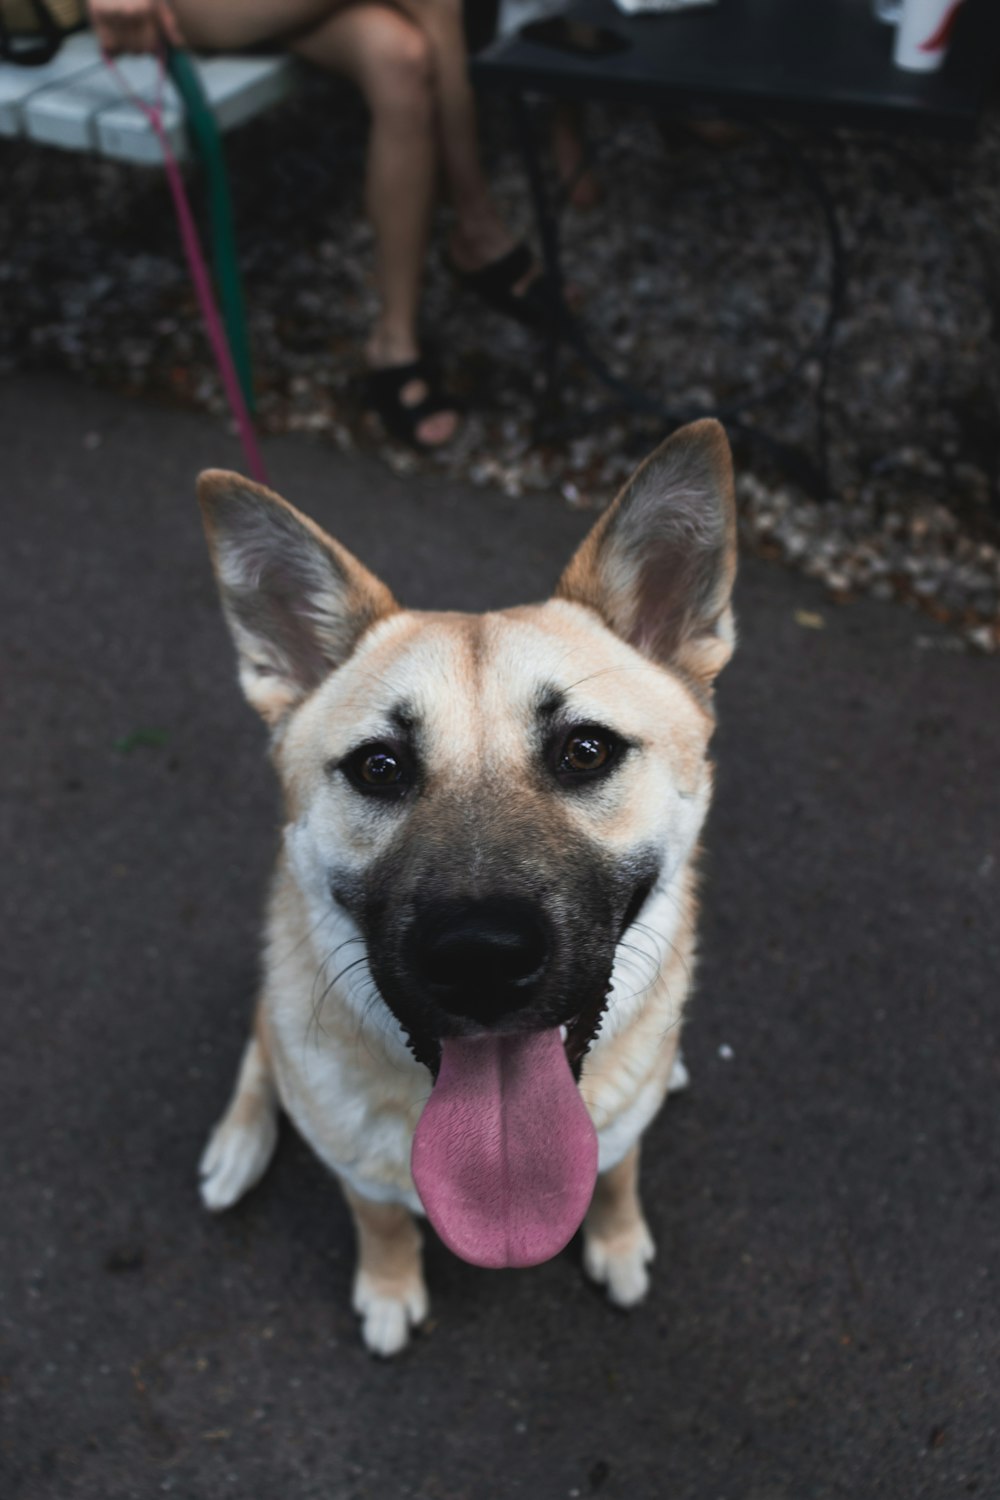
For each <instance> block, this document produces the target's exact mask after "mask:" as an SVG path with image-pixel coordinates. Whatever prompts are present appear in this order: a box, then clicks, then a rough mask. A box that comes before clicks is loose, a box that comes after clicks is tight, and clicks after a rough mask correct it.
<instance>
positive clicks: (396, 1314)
mask: <svg viewBox="0 0 1000 1500" xmlns="http://www.w3.org/2000/svg"><path fill="white" fill-rule="evenodd" d="M351 1301H352V1306H353V1308H354V1311H355V1312H356V1313H357V1314H358V1317H359V1318H360V1319H361V1337H362V1339H363V1341H364V1345H365V1348H366V1349H368V1350H370V1352H371V1353H372V1354H379V1355H381V1356H382V1358H383V1359H388V1358H389V1356H390V1355H393V1354H398V1353H399V1352H400V1350H401V1349H405V1348H406V1346H407V1344H408V1343H409V1341H410V1329H411V1328H417V1327H418V1326H419V1325H420V1324H421V1323H422V1322H423V1321H424V1319H425V1318H426V1317H427V1314H428V1312H429V1311H430V1303H429V1302H428V1300H427V1288H426V1287H425V1286H424V1283H423V1278H422V1277H420V1276H417V1277H415V1278H414V1279H413V1281H412V1282H411V1283H410V1284H409V1285H408V1286H407V1287H405V1288H402V1287H401V1288H400V1289H399V1290H398V1291H392V1292H390V1291H388V1290H387V1289H386V1288H385V1286H384V1284H383V1285H381V1286H380V1285H379V1284H378V1283H377V1282H376V1281H375V1280H374V1279H373V1278H372V1277H370V1276H367V1275H366V1274H365V1272H364V1271H359V1272H358V1274H357V1276H356V1277H355V1278H354V1295H353V1297H352V1299H351Z"/></svg>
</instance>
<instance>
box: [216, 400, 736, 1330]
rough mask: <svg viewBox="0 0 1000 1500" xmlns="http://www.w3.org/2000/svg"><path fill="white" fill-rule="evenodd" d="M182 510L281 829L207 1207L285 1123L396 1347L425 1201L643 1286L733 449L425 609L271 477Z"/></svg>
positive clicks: (725, 641) (729, 546) (673, 1035)
mask: <svg viewBox="0 0 1000 1500" xmlns="http://www.w3.org/2000/svg"><path fill="white" fill-rule="evenodd" d="M198 492H199V501H200V505H201V509H202V514H203V519H204V523H205V529H206V534H207V538H208V543H209V549H210V552H211V555H212V560H213V565H214V568H215V573H216V578H217V581H218V586H219V590H220V593H221V598H222V605H223V611H224V614H225V617H226V620H227V622H228V625H229V629H230V632H231V634H232V638H233V641H234V644H235V647H236V654H237V659H238V670H239V680H240V683H241V684H242V687H243V691H244V693H245V695H246V697H247V699H248V700H249V702H250V704H251V705H252V706H253V707H254V708H255V709H256V710H257V712H258V713H259V714H260V715H261V716H262V717H263V719H264V720H265V722H266V723H267V725H268V726H269V728H270V732H271V752H272V757H273V761H274V764H275V767H276V769H277V772H278V775H279V778H280V781H281V786H282V790H283V794H284V806H285V827H284V835H283V844H282V849H281V853H280V857H279V859H278V864H277V870H276V873H275V877H274V883H273V888H272V891H271V895H270V902H269V912H268V918H267V926H266V936H265V943H264V960H263V981H262V986H261V991H260V996H259V1000H258V1003H257V1008H256V1014H255V1020H254V1023H253V1027H252V1030H251V1035H250V1038H249V1040H248V1041H247V1043H246V1049H245V1051H244V1053H243V1058H242V1063H241V1066H240V1069H239V1076H238V1079H237V1082H236V1087H235V1091H234V1093H233V1096H232V1099H231V1102H230V1104H229V1107H228V1109H227V1110H226V1113H225V1114H224V1116H223V1117H222V1119H221V1120H220V1122H219V1123H218V1125H217V1126H216V1128H215V1130H214V1132H213V1133H212V1135H211V1136H210V1139H209V1142H208V1145H207V1147H206V1149H205V1152H204V1155H203V1157H202V1160H201V1164H200V1174H201V1181H200V1190H201V1197H202V1200H203V1202H204V1204H205V1206H206V1207H207V1208H209V1209H211V1210H213V1211H219V1210H222V1209H226V1208H228V1207H230V1205H232V1204H233V1203H235V1202H236V1201H237V1199H239V1198H240V1197H241V1196H242V1195H243V1194H244V1193H245V1192H246V1191H247V1190H248V1189H249V1188H251V1187H252V1186H253V1185H254V1184H255V1183H256V1182H257V1181H258V1179H259V1178H260V1177H261V1176H262V1174H263V1172H264V1171H265V1169H266V1167H267V1165H268V1162H269V1160H270V1158H271V1155H272V1152H273V1150H274V1146H275V1141H276V1137H277V1128H278V1112H279V1109H283V1110H284V1112H285V1113H286V1114H287V1115H288V1116H289V1117H290V1119H291V1120H292V1121H293V1122H294V1124H295V1126H296V1128H297V1129H298V1130H299V1132H300V1133H301V1135H302V1136H303V1137H304V1138H305V1139H306V1141H308V1142H309V1144H310V1145H311V1146H312V1148H313V1149H314V1151H315V1152H316V1154H317V1155H318V1156H319V1158H320V1160H321V1161H322V1162H324V1163H325V1164H326V1166H327V1167H328V1168H329V1169H330V1170H331V1171H332V1172H333V1174H334V1175H335V1176H336V1177H337V1179H338V1180H339V1182H340V1185H341V1187H342V1189H343V1192H344V1194H345V1196H346V1199H347V1202H348V1204H349V1206H350V1209H351V1212H352V1216H353V1219H354V1224H355V1228H356V1232H357V1242H358V1260H357V1268H356V1272H355V1276H354V1283H353V1306H354V1309H355V1311H356V1312H357V1313H358V1315H359V1316H360V1319H361V1327H362V1337H363V1340H364V1342H365V1344H366V1345H367V1347H368V1348H369V1349H370V1350H371V1351H372V1352H374V1353H376V1354H379V1355H391V1354H394V1353H396V1352H398V1351H399V1350H401V1349H402V1348H403V1347H404V1346H405V1344H406V1343H407V1342H408V1339H409V1335H410V1331H411V1329H413V1328H414V1327H416V1326H418V1325H419V1324H420V1323H421V1322H422V1321H423V1320H424V1319H425V1318H426V1316H427V1312H428V1299H427V1291H426V1288H425V1283H424V1277H423V1270H422V1262H421V1233H420V1231H419V1229H418V1227H417V1223H416V1218H417V1217H419V1216H420V1215H421V1214H426V1215H427V1216H428V1218H429V1219H430V1221H431V1223H432V1224H433V1226H434V1227H435V1228H436V1230H437V1231H438V1233H439V1234H440V1236H441V1238H442V1239H443V1240H444V1241H445V1243H446V1244H447V1245H448V1246H449V1247H450V1248H452V1249H453V1250H455V1251H456V1252H457V1253H458V1254H459V1255H462V1256H464V1257H465V1259H467V1260H470V1261H472V1262H473V1263H474V1264H478V1265H483V1266H510V1265H515V1266H525V1265H532V1264H536V1263H538V1262H540V1261H543V1260H546V1259H548V1258H549V1257H551V1256H552V1255H554V1254H556V1253H558V1252H559V1251H560V1250H561V1249H562V1248H563V1246H564V1245H565V1244H567V1243H568V1241H569V1240H570V1238H571V1237H572V1236H573V1234H574V1233H575V1232H576V1230H577V1229H578V1228H579V1226H580V1224H581V1222H582V1223H583V1264H584V1268H585V1271H586V1272H587V1274H588V1275H589V1276H590V1277H591V1278H592V1279H593V1280H595V1281H596V1282H598V1283H600V1284H601V1285H602V1286H603V1287H604V1288H606V1291H607V1295H608V1297H609V1298H610V1300H611V1302H612V1303H614V1304H616V1305H617V1306H619V1307H623V1308H627V1307H632V1306H634V1305H635V1304H636V1303H638V1302H639V1301H640V1300H641V1299H642V1297H643V1296H644V1295H645V1293H646V1291H647V1288H648V1285H649V1272H648V1266H649V1263H650V1261H651V1260H652V1258H653V1253H654V1246H653V1241H652V1238H651V1236H650V1232H649V1229H648V1227H647V1224H646V1221H645V1219H644V1217H643V1212H642V1207H641V1203H640V1199H639V1189H638V1164H639V1140H640V1137H641V1135H642V1133H643V1131H644V1130H645V1129H646V1127H647V1126H648V1125H649V1123H650V1121H651V1120H652V1119H653V1117H654V1115H655V1114H656V1113H657V1111H658V1110H659V1108H660V1106H661V1104H662V1103H663V1101H664V1098H665V1096H666V1094H667V1091H668V1087H669V1086H670V1083H671V1077H672V1075H673V1076H674V1077H675V1080H676V1073H675V1069H677V1068H678V1066H679V1058H678V1053H677V1048H678V1041H679V1037H680V1027H681V1019H682V1014H683V1010H684V1005H685V1001H686V998H687V994H688V990H689V986H690V980H691V972H692V966H693V960H694V948H695V923H696V862H697V854H698V846H699V837H700V834H701V829H702V824H703V822H704V819H705V815H706V812H707V810H708V806H709V800H710V797H711V792H712V781H713V767H712V763H711V761H710V759H709V757H708V748H709V742H710V739H711V735H712V731H713V727H714V710H713V690H714V683H715V679H716V676H717V674H718V672H719V671H720V669H721V668H722V667H723V666H724V665H725V663H726V662H727V661H728V660H729V657H730V655H731V653H732V651H733V647H734V644H735V633H734V622H733V615H732V609H731V591H732V585H733V579H734V576H735V571H736V512H735V502H734V495H733V478H732V465H731V458H730V452H729V446H728V443H727V441H726V437H725V434H724V432H723V430H722V428H721V426H720V425H719V424H718V423H717V422H714V421H711V420H704V421H700V422H695V423H693V424H691V425H689V426H687V427H684V428H682V429H681V430H680V431H678V432H676V433H675V434H674V435H673V436H671V437H670V438H668V439H667V441H666V442H664V443H663V444H662V445H661V446H660V447H659V448H658V449H657V450H656V451H655V452H654V453H653V454H652V456H651V457H650V458H648V459H647V460H646V461H645V463H643V464H642V465H641V467H640V468H638V469H637V471H636V472H635V474H634V475H633V476H632V478H631V479H630V480H629V482H628V483H627V484H626V485H625V487H624V489H623V490H622V492H621V493H620V494H619V495H618V497H617V499H616V500H615V501H614V502H613V503H612V505H611V506H610V507H609V508H608V509H607V510H606V511H605V512H604V514H603V515H602V516H601V517H600V518H599V519H598V521H597V522H596V524H595V525H594V527H593V529H592V530H591V531H590V533H589V535H588V536H587V537H586V538H585V540H584V541H583V543H582V544H581V545H580V547H579V548H578V550H577V551H576V553H575V554H574V556H573V557H572V559H571V560H570V562H569V564H568V566H567V567H566V569H565V571H564V573H563V574H562V577H561V578H560V580H559V583H558V585H557V587H556V590H555V594H554V595H553V597H552V598H551V599H549V600H548V601H547V602H545V603H543V604H536V605H528V606H520V607H516V608H511V609H506V610H503V611H499V612H496V613H489V614H483V615H472V614H459V613H431V612H415V611H411V610H407V609H404V608H402V607H401V606H399V605H398V604H397V603H396V601H395V599H394V598H393V596H392V594H391V593H390V592H389V590H388V588H386V586H385V585H384V584H383V583H381V582H380V581H379V580H378V579H377V578H375V577H374V576H373V575H372V574H371V573H370V572H369V571H368V570H367V569H366V568H364V567H363V566H362V564H361V563H360V562H358V561H357V560H356V559H355V558H354V557H353V556H352V555H351V554H350V553H349V552H348V551H347V550H346V549H345V548H344V547H342V546H341V545H340V544H339V543H337V542H336V541H334V540H332V539H331V538H330V537H329V536H327V535H326V534H325V533H324V532H323V531H322V530H321V529H320V527H319V526H317V525H316V524H315V523H314V522H313V521H311V520H309V519H308V518H307V517H306V516H304V515H302V514H300V513H299V512H298V511H297V510H295V509H294V508H293V507H292V506H291V505H289V504H287V503H286V502H285V501H284V500H282V499H280V498H279V497H278V496H277V495H274V494H272V493H271V492H270V491H268V490H266V489H264V488H262V487H260V486H258V485H255V484H252V483H250V482H249V481H248V480H245V479H242V478H240V477H239V476H238V475H236V474H231V473H226V472H222V471H216V470H209V471H207V472H206V473H204V474H203V475H201V477H200V479H199V485H198Z"/></svg>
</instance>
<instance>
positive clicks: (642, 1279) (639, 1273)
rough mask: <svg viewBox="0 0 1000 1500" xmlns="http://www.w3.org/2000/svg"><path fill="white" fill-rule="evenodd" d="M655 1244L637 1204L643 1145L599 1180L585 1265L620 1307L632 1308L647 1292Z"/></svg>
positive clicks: (588, 1228)
mask: <svg viewBox="0 0 1000 1500" xmlns="http://www.w3.org/2000/svg"><path fill="white" fill-rule="evenodd" d="M654 1254H655V1246H654V1244H653V1239H652V1236H651V1234H650V1232H649V1229H648V1227H647V1225H646V1221H645V1219H644V1218H643V1216H642V1205H641V1204H640V1202H639V1147H638V1145H635V1146H633V1147H632V1149H631V1151H629V1153H628V1155H627V1156H625V1157H624V1158H623V1160H622V1161H620V1162H619V1163H618V1165H617V1166H616V1167H612V1168H611V1170H610V1171H609V1172H604V1173H603V1174H602V1175H601V1176H600V1177H598V1179H597V1187H596V1188H595V1189H594V1198H593V1202H592V1203H591V1205H590V1209H589V1211H588V1213H587V1218H586V1221H585V1222H584V1226H583V1265H584V1269H585V1270H586V1272H587V1275H588V1276H589V1277H590V1278H591V1279H592V1280H593V1281H597V1282H599V1283H600V1284H601V1285H602V1286H605V1287H607V1292H608V1298H609V1300H610V1301H611V1302H613V1303H614V1304H615V1306H616V1307H634V1306H635V1304H636V1303H637V1302H641V1301H642V1299H643V1297H644V1296H645V1295H646V1292H647V1291H648V1290H649V1272H648V1271H647V1269H646V1267H647V1265H648V1264H649V1262H650V1261H651V1260H652V1259H653V1255H654Z"/></svg>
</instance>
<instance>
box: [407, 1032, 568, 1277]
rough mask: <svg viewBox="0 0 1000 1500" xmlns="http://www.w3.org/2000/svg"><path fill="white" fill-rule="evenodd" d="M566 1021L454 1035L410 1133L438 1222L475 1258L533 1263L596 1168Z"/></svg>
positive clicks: (557, 1236) (548, 1254) (420, 1182)
mask: <svg viewBox="0 0 1000 1500" xmlns="http://www.w3.org/2000/svg"><path fill="white" fill-rule="evenodd" d="M568 1040H569V1039H568V1037H567V1041H566V1042H564V1041H563V1038H562V1036H561V1034H560V1028H558V1027H550V1028H549V1029H547V1030H545V1031H532V1032H526V1033H521V1034H517V1033H513V1034H511V1033H503V1032H485V1033H482V1034H480V1035H478V1036H471V1037H446V1038H445V1039H444V1041H443V1042H442V1043H441V1065H440V1068H439V1070H438V1075H437V1081H436V1082H435V1085H434V1089H433V1092H432V1093H431V1097H430V1099H429V1100H428V1102H427V1104H426V1106H425V1107H424V1112H423V1114H422V1115H421V1117H420V1121H419V1124H418V1125H417V1129H416V1132H415V1134H414V1138H413V1155H412V1168H413V1180H414V1182H415V1184H416V1187H417V1191H418V1192H419V1194H420V1198H421V1201H422V1203H423V1205H424V1208H425V1209H426V1211H427V1217H428V1218H429V1219H430V1221H431V1223H432V1224H433V1225H434V1228H435V1229H436V1230H437V1232H438V1234H439V1235H440V1236H441V1238H442V1240H444V1242H445V1244H446V1245H447V1246H448V1248H449V1249H450V1250H453V1251H454V1252H455V1254H456V1255H460V1256H461V1257H462V1259H463V1260H467V1261H470V1262H471V1263H472V1264H473V1265H477V1266H487V1267H492V1268H495V1269H496V1268H500V1267H503V1266H534V1265H538V1264H539V1263H540V1262H542V1261H545V1260H550V1259H551V1258H552V1256H553V1255H557V1254H558V1253H559V1251H560V1250H561V1249H562V1248H563V1247H564V1246H565V1245H566V1244H568V1242H569V1240H570V1239H571V1238H572V1236H573V1235H574V1234H575V1233H576V1230H577V1229H578V1228H579V1226H580V1223H581V1221H582V1219H583V1216H584V1214H585V1213H586V1211H587V1205H588V1204H589V1202H590V1199H591V1196H592V1194H593V1191H594V1183H595V1182H596V1180H597V1133H596V1131H595V1130H594V1126H593V1123H592V1121H591V1119H590V1116H589V1114H588V1113H587V1109H586V1106H585V1104H584V1102H583V1099H582V1098H581V1096H580V1091H579V1089H578V1088H577V1085H576V1079H575V1078H574V1076H573V1072H572V1069H571V1067H570V1064H569V1056H568V1052H567V1043H568Z"/></svg>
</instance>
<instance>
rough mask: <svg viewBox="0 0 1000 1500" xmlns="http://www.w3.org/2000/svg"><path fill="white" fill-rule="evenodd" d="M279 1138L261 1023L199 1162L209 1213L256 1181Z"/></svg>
mask: <svg viewBox="0 0 1000 1500" xmlns="http://www.w3.org/2000/svg"><path fill="white" fill-rule="evenodd" d="M277 1139H278V1096H277V1093H276V1091H275V1087H274V1080H273V1079H272V1077H271V1070H270V1068H269V1067H268V1062H267V1054H266V1052H265V1049H264V1043H263V1038H262V1035H261V1032H260V1028H259V1026H258V1027H257V1028H255V1033H254V1035H253V1036H251V1038H250V1040H249V1041H248V1042H247V1044H246V1048H245V1050H244V1053H243V1061H242V1062H241V1064H240V1071H239V1076H238V1077H237V1080H236V1087H235V1089H234V1090H233V1096H232V1098H231V1099H230V1101H229V1107H228V1108H227V1110H226V1113H225V1114H224V1115H223V1117H222V1119H221V1120H220V1121H219V1123H218V1125H216V1127H215V1129H214V1130H213V1131H212V1134H211V1136H210V1137H209V1140H208V1144H207V1146H206V1147H205V1150H204V1153H203V1155H202V1158H201V1163H200V1165H199V1169H198V1170H199V1173H200V1176H201V1184H200V1189H201V1200H202V1202H203V1203H204V1205H205V1207H206V1208H208V1209H211V1210H212V1212H213V1213H220V1212H221V1211H222V1210H223V1209H224V1208H231V1207H232V1205H233V1204H234V1203H236V1202H237V1200H238V1199H240V1198H242V1197H243V1194H244V1193H246V1192H249V1190H250V1188H252V1187H253V1186H254V1185H255V1184H256V1183H257V1182H259V1181H260V1179H261V1177H263V1175H264V1173H265V1172H266V1170H267V1166H268V1163H269V1162H270V1160H271V1157H272V1155H273V1154H274V1147H275V1143H276V1142H277Z"/></svg>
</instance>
